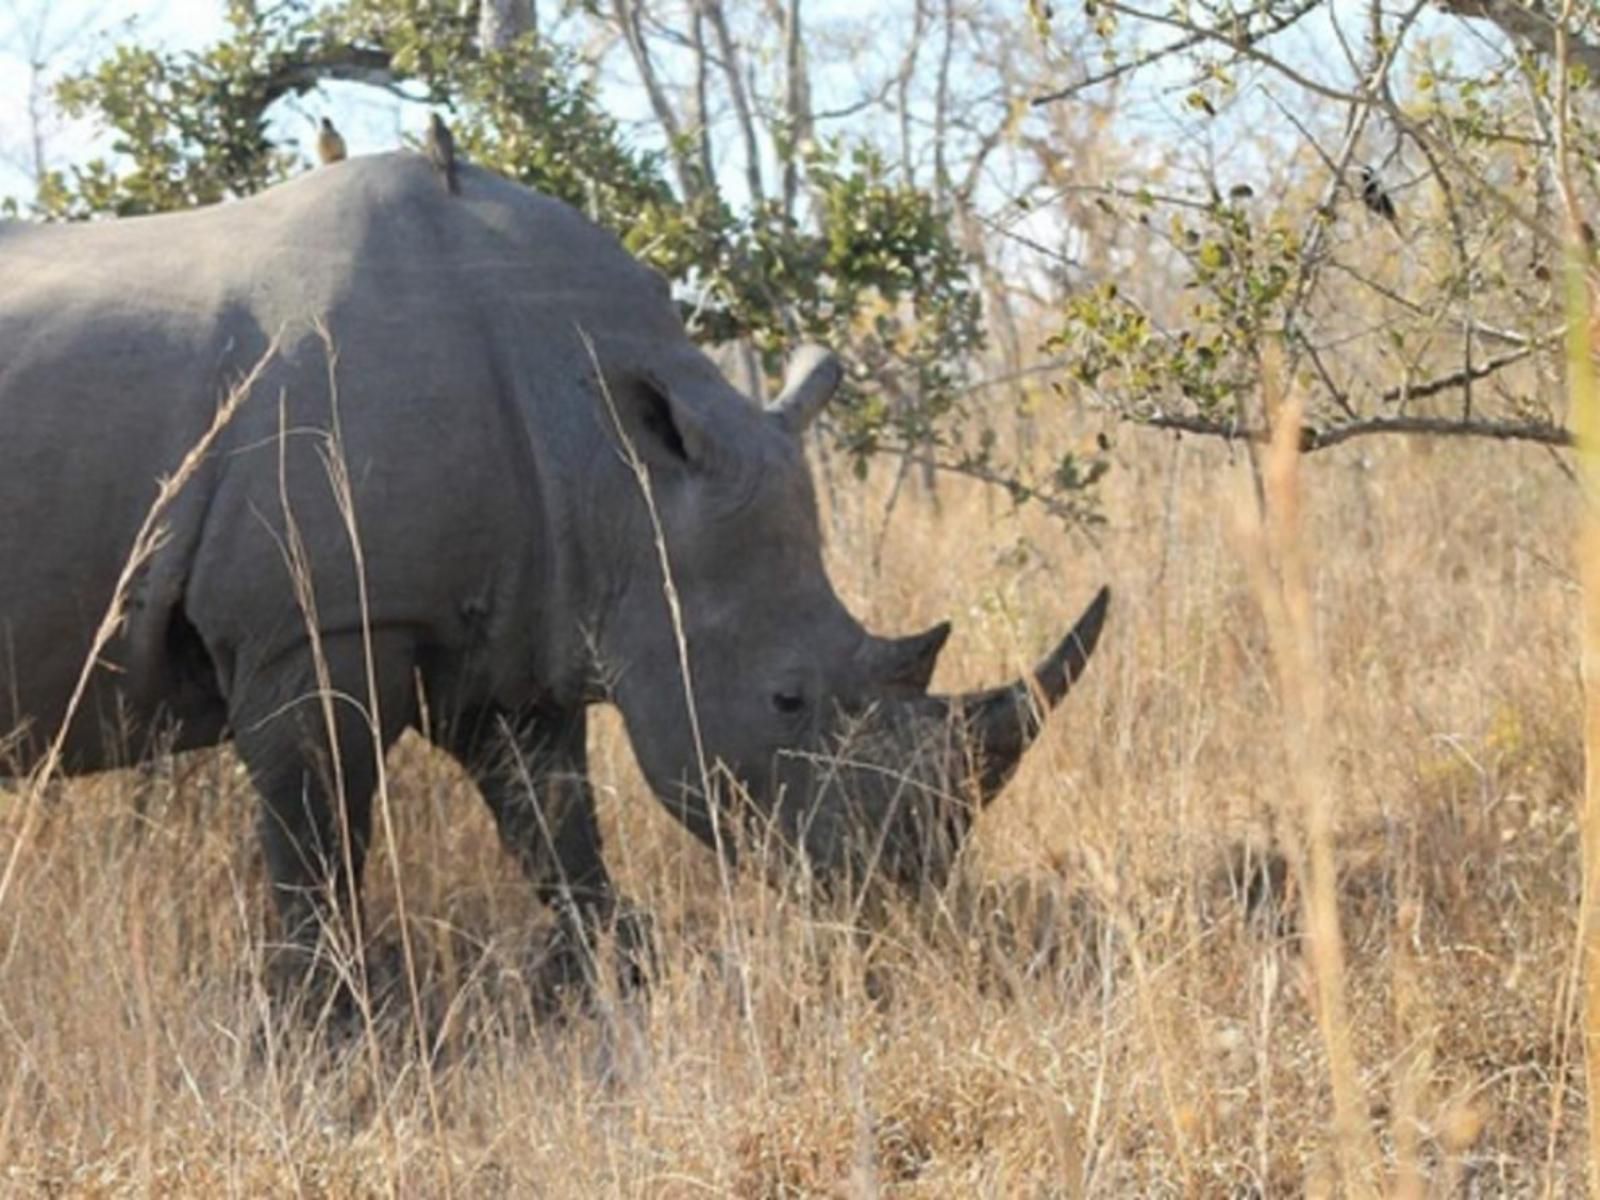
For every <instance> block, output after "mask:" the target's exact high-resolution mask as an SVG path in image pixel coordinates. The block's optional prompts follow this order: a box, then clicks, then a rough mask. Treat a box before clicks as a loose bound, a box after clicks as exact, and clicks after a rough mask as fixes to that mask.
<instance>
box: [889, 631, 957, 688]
mask: <svg viewBox="0 0 1600 1200" xmlns="http://www.w3.org/2000/svg"><path fill="white" fill-rule="evenodd" d="M949 637H950V622H949V621H940V622H939V623H938V624H937V625H935V626H934V627H933V628H932V629H926V630H924V631H923V632H921V633H913V634H912V635H911V636H910V637H902V638H884V639H882V640H876V641H875V645H874V648H873V659H874V661H873V674H874V675H875V676H876V678H877V680H878V681H879V682H880V683H881V684H882V685H883V686H884V687H887V688H894V689H905V690H907V691H913V692H926V691H927V690H928V684H929V682H930V681H931V680H932V679H933V671H934V668H935V667H937V666H938V665H939V652H940V651H941V650H943V649H944V644H945V642H946V641H947V640H949Z"/></svg>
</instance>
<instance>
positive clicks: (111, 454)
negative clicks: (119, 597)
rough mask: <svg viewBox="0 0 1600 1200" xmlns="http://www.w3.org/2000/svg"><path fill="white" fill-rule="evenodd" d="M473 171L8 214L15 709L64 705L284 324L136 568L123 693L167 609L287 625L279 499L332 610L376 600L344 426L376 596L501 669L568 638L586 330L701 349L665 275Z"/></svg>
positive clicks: (247, 625) (7, 427)
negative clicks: (172, 487) (333, 468)
mask: <svg viewBox="0 0 1600 1200" xmlns="http://www.w3.org/2000/svg"><path fill="white" fill-rule="evenodd" d="M462 183H463V194H462V195H461V196H460V197H459V198H457V197H451V196H448V195H446V193H445V192H444V190H443V189H442V188H441V187H440V186H439V184H438V180H437V177H436V176H435V175H434V174H433V173H432V171H431V170H430V169H429V168H428V167H427V165H426V163H425V162H424V161H423V160H422V159H420V158H419V157H418V156H415V155H409V154H397V155H390V156H379V157H375V158H371V159H359V160H352V161H351V162H348V163H344V164H340V165H339V166H338V167H337V168H331V169H327V170H323V171H318V172H314V173H312V174H310V175H309V176H306V177H303V178H302V179H300V180H296V181H294V182H292V183H289V184H286V185H283V186H281V187H278V188H275V189H273V190H271V191H270V192H268V193H265V194H263V195H262V196H260V197H257V198H253V199H251V200H248V201H242V202H238V203H234V204H227V205H222V206H217V207H213V208H209V209H205V210H199V211H196V212H192V213H184V214H176V215H169V216H161V217H151V218H141V219H134V220H128V221H122V222H108V223H105V224H100V225H88V226H72V227H50V228H35V227H17V226H7V227H5V228H4V229H3V230H0V280H4V281H5V282H4V283H0V428H3V429H4V431H5V434H4V436H0V555H3V556H4V561H6V562H7V563H9V564H18V565H17V566H16V567H15V568H14V569H12V570H8V571H6V572H3V573H0V627H3V629H0V633H3V637H0V674H4V676H5V677H6V678H5V682H6V684H7V686H6V687H4V688H0V696H14V697H16V698H17V701H16V702H15V703H13V702H12V701H9V700H8V701H5V702H0V728H5V727H9V726H10V725H12V724H15V723H17V722H19V721H21V720H23V719H25V718H27V717H30V716H31V717H33V718H35V719H36V720H38V721H41V722H46V723H47V722H49V721H50V720H51V719H52V718H53V717H54V716H56V715H57V714H58V712H59V708H60V705H61V703H62V702H63V700H64V698H65V695H66V692H67V690H68V689H69V688H70V685H71V681H72V679H73V678H75V675H76V671H77V668H78V664H79V663H80V662H81V659H82V654H83V652H84V649H85V648H86V645H87V642H88V638H89V636H90V634H91V632H92V630H93V626H94V623H95V621H96V620H97V619H98V616H99V614H100V612H101V611H103V609H104V607H105V604H106V601H107V599H108V598H109V596H110V593H111V589H112V586H113V583H114V581H115V578H116V575H117V573H118V571H119V569H120V567H121V565H122V562H123V560H124V558H125V556H126V553H127V551H128V548H129V545H130V543H131V540H132V537H133V534H134V531H135V529H136V528H137V526H138V524H139V522H140V520H141V519H142V517H143V515H144V513H145V511H146V510H147V508H148V506H149V504H150V501H151V500H152V499H153V497H154V495H155V487H156V480H157V479H158V478H159V477H161V476H163V475H167V474H170V473H171V472H172V470H173V469H174V468H175V467H176V465H177V463H178V462H179V461H180V460H181V458H182V456H183V454H184V452H185V451H186V450H187V448H188V447H189V446H190V445H192V444H193V443H194V441H195V440H196V438H197V437H198V436H199V435H200V433H201V431H202V430H203V429H204V428H205V426H206V425H207V423H208V422H209V421H210V419H211V417H212V415H213V413H214V411H215V406H216V404H217V403H218V401H219V400H220V398H221V397H222V396H223V395H224V394H225V393H226V391H227V389H228V387H229V386H230V385H231V384H233V383H234V382H235V381H237V380H238V379H239V378H240V377H241V376H242V375H243V374H244V372H245V371H246V370H247V369H248V368H249V367H250V366H251V365H252V364H254V363H255V362H256V361H257V359H258V358H259V357H260V355H261V354H262V352H263V350H264V349H265V347H266V346H267V344H268V343H269V341H270V340H272V339H274V338H277V339H279V340H280V349H279V351H278V353H277V355H276V356H275V357H274V358H273V360H272V361H271V363H270V364H269V365H268V367H267V369H266V370H265V372H264V374H263V375H262V378H261V380H260V383H259V385H258V386H257V388H256V389H255V393H254V394H253V395H252V396H251V398H250V400H248V401H247V402H246V403H245V405H244V406H243V407H242V408H241V409H240V411H239V413H238V415H237V417H236V418H235V420H234V421H233V423H232V424H231V425H230V427H229V429H228V430H227V432H226V434H225V435H224V439H223V441H222V443H221V444H220V445H219V447H218V450H217V452H216V453H215V454H214V455H213V456H212V458H211V459H210V460H209V461H208V463H207V464H206V466H205V468H204V469H203V470H202V472H201V473H200V474H199V475H198V476H197V477H196V478H195V479H194V480H193V481H192V483H191V485H190V486H189V488H188V489H187V490H186V492H185V494H184V495H183V497H182V498H180V500H179V502H178V505H177V506H176V508H175V509H174V512H173V514H172V518H171V536H170V538H169V540H168V542H167V545H166V547H165V548H164V549H163V551H162V552H161V554H160V555H158V556H157V558H156V560H155V561H154V562H153V563H152V565H151V567H150V569H149V571H148V572H147V573H146V576H145V578H144V579H143V580H142V581H141V588H142V591H141V595H140V600H141V601H142V603H141V604H140V605H139V606H138V611H136V612H135V614H134V616H133V619H131V620H130V621H129V623H128V625H127V627H126V632H125V635H124V637H123V638H122V639H121V643H120V644H119V645H118V646H117V647H116V648H115V652H114V655H113V656H114V657H116V656H119V655H120V658H121V660H122V665H123V666H124V667H125V671H124V675H123V677H122V679H121V682H120V684H119V687H120V689H121V690H122V691H123V692H125V693H134V694H139V693H141V692H144V693H148V694H149V699H150V703H151V704H154V703H156V702H158V701H160V700H162V699H163V698H164V693H165V692H167V691H169V690H170V686H171V680H170V678H168V674H169V672H168V671H167V668H168V667H170V664H169V663H166V662H165V661H164V657H163V650H164V639H165V638H167V636H168V634H169V632H170V630H169V622H170V613H171V611H172V610H174V608H175V606H178V605H182V606H183V607H184V608H185V610H186V611H185V617H186V619H187V620H192V621H193V622H194V624H195V625H196V626H197V627H198V629H199V630H200V631H201V633H203V634H204V635H205V637H206V639H207V641H208V643H210V644H212V645H218V646H228V647H236V648H237V647H244V646H245V645H246V644H247V643H250V642H251V641H252V640H253V641H254V642H256V643H257V654H258V656H259V657H265V656H267V655H268V654H270V652H271V645H272V644H279V643H282V642H284V641H286V640H290V639H293V638H294V637H296V636H298V635H299V632H300V631H299V626H300V624H301V623H302V622H303V619H304V618H303V614H301V613H300V612H299V609H298V605H297V603H296V600H295V595H294V590H293V587H292V584H291V581H290V579H289V571H288V569H287V566H286V564H285V562H284V552H283V547H284V545H285V532H286V527H287V524H288V517H287V516H286V513H292V514H293V519H294V523H295V525H296V526H297V531H298V533H299V535H300V536H301V538H302V540H303V543H304V546H305V553H306V555H307V558H308V560H309V561H310V562H311V563H312V564H313V565H314V566H315V567H316V568H317V569H318V571H319V572H320V575H321V577H320V578H319V580H318V583H319V613H320V618H321V621H322V623H323V624H324V625H325V626H326V625H329V624H333V625H340V624H349V623H352V622H354V621H357V620H359V619H362V614H361V613H360V612H359V611H358V610H359V608H360V605H361V602H362V596H361V589H359V588H358V587H357V586H356V582H355V573H354V569H353V565H352V559H353V555H352V549H351V545H350V535H349V530H348V529H347V527H346V524H345V521H344V519H343V516H342V513H341V511H340V507H339V501H338V498H337V497H336V495H335V492H334V489H333V488H331V487H330V485H329V480H328V471H327V461H326V460H327V451H328V449H329V441H328V438H327V436H326V435H327V432H328V431H329V430H330V429H333V428H335V427H337V428H338V430H339V432H340V441H339V447H338V449H339V453H340V455H341V456H342V458H343V459H344V461H345V464H346V467H347V469H348V475H349V480H350V491H351V492H352V493H353V494H354V497H355V502H356V503H355V511H356V513H357V524H358V528H359V540H360V542H361V544H362V549H363V557H364V560H365V575H366V583H367V588H366V596H365V601H366V603H367V604H368V605H370V606H371V608H370V611H369V612H368V613H366V614H365V615H366V616H367V617H370V618H371V619H373V620H375V621H377V622H379V623H389V624H400V625H408V626H411V627H414V628H416V629H417V630H418V635H419V638H423V639H431V640H433V641H435V642H439V643H442V644H444V645H445V646H446V647H447V648H448V647H450V646H451V645H453V644H454V643H456V642H460V641H469V640H472V639H477V640H478V641H482V640H484V639H485V638H486V637H488V638H491V639H493V638H496V637H498V638H499V639H500V640H499V641H497V642H496V647H495V648H496V655H495V656H493V657H494V658H495V660H496V661H500V662H503V663H507V664H510V663H516V664H517V665H518V666H519V667H520V666H523V665H525V662H526V660H528V659H530V658H539V657H543V658H546V659H550V658H556V657H559V656H560V654H561V649H560V648H559V647H553V646H549V645H544V646H540V645H537V644H535V643H537V642H538V641H539V637H540V631H549V630H552V629H556V628H565V627H566V626H568V625H570V624H571V623H572V622H571V621H570V620H567V619H565V618H566V617H570V616H571V615H572V614H563V613H562V612H560V611H554V612H552V611H548V610H551V609H556V610H560V609H561V608H562V607H563V606H566V607H569V608H570V607H571V606H573V605H574V604H578V603H580V601H579V600H578V599H577V598H576V594H577V592H579V591H580V590H581V587H582V581H581V580H578V579H575V578H573V577H572V576H573V574H574V572H575V571H576V567H575V566H574V565H573V563H572V562H571V555H569V554H566V553H564V551H563V545H564V542H566V541H570V537H569V535H568V534H567V533H566V532H565V531H567V530H569V529H570V527H571V526H572V525H573V524H574V523H575V522H576V521H577V520H578V517H577V516H576V515H575V514H574V513H573V512H572V511H571V508H572V506H573V504H574V503H575V501H576V498H577V493H578V492H579V491H581V488H580V487H579V486H578V484H577V483H576V481H577V480H580V479H582V478H584V477H585V476H586V475H587V474H588V473H589V467H590V464H591V463H592V461H593V460H594V458H595V456H596V455H597V454H600V453H601V452H602V450H603V439H602V438H601V437H600V435H599V427H598V425H597V423H596V420H595V415H594V413H593V412H592V411H591V410H590V408H589V407H588V406H586V405H584V404H582V403H575V402H574V401H575V400H576V399H577V397H576V395H575V392H574V388H575V387H576V386H577V385H578V384H579V383H580V381H581V380H582V379H583V378H584V377H585V376H586V375H587V374H588V372H589V366H588V363H587V361H586V350H585V348H584V346H583V344H582V342H581V340H580V338H579V337H578V330H579V329H580V328H584V327H588V328H595V329H608V330H618V329H621V330H625V331H626V334H627V336H628V337H630V338H632V339H635V340H637V341H638V342H639V343H640V344H642V345H650V344H653V343H655V342H657V341H659V342H660V343H661V344H662V345H663V346H664V347H667V349H666V350H665V351H664V352H663V353H664V356H665V357H666V358H669V359H670V358H672V357H674V356H675V355H679V354H680V353H681V351H682V350H683V349H685V348H687V343H686V342H685V341H684V338H683V334H682V329H681V325H680V324H679V323H678V320H677V317H676V314H675V312H674V310H673V308H672V305H671V303H670V300H669V298H668V295H667V293H666V289H665V285H664V283H663V282H662V281H661V280H660V277H659V276H657V275H655V274H654V273H653V272H651V271H649V270H647V269H646V268H644V267H642V266H640V265H639V264H638V263H636V262H635V261H634V260H633V259H631V258H630V257H629V256H628V255H627V254H626V253H625V252H624V251H623V250H622V249H621V247H620V246H619V245H618V244H617V243H616V241H615V239H613V238H611V237H610V235H608V234H605V233H604V232H603V231H600V230H598V229H597V228H595V227H594V226H592V225H591V224H589V223H588V222H587V221H585V220H584V219H583V218H582V217H581V216H579V215H578V214H576V213H575V212H573V211H572V210H570V209H568V208H567V207H565V206H564V205H561V204H559V203H557V202H555V201H552V200H550V199H548V198H545V197H542V196H539V195H537V194H535V193H532V192H529V191H527V190H526V189H523V188H521V187H518V186H516V185H514V184H511V183H508V182H506V181H504V180H501V179H498V178H496V177H494V176H492V175H490V174H488V173H486V172H480V171H472V170H467V171H464V172H463V179H462ZM335 417H337V420H336V419H335ZM280 430H288V431H290V434H291V436H289V437H286V438H280V437H279V434H280ZM285 498H287V499H288V501H289V502H288V503H285ZM540 610H544V611H540ZM486 612H487V613H488V614H489V618H490V620H491V621H493V622H498V626H497V629H489V630H487V631H486V630H485V629H484V628H483V615H484V614H485V613H486ZM518 630H521V631H523V632H521V633H518V632H517V631H518ZM507 639H509V644H508V643H507ZM519 639H520V641H519ZM546 640H548V639H546ZM21 647H25V648H26V653H25V654H24V653H19V652H18V651H17V648H21ZM224 682H227V681H226V680H225V681H224ZM108 703H109V701H108ZM13 709H14V710H15V711H13Z"/></svg>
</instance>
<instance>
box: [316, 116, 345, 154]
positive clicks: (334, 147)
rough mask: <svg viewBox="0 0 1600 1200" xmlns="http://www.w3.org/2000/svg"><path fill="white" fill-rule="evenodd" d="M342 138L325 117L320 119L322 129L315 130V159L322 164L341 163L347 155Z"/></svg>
mask: <svg viewBox="0 0 1600 1200" xmlns="http://www.w3.org/2000/svg"><path fill="white" fill-rule="evenodd" d="M347 153H348V152H347V151H346V149H345V145H344V137H343V135H341V134H340V133H339V131H338V130H337V129H335V128H334V127H333V122H332V121H330V120H328V118H327V117H323V118H322V128H321V129H319V130H317V157H318V158H319V159H321V160H322V161H323V163H336V162H343V161H344V160H345V157H346V155H347Z"/></svg>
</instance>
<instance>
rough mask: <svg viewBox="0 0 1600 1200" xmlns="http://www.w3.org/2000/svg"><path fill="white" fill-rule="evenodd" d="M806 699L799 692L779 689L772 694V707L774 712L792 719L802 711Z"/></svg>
mask: <svg viewBox="0 0 1600 1200" xmlns="http://www.w3.org/2000/svg"><path fill="white" fill-rule="evenodd" d="M805 706H806V698H805V696H804V695H802V694H801V693H800V692H793V691H788V690H785V689H780V690H778V691H776V692H773V693H772V707H773V710H774V711H775V712H778V713H781V714H783V715H784V716H786V717H792V716H795V715H796V714H798V713H800V712H802V711H804V709H805Z"/></svg>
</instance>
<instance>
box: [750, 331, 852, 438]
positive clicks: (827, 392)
mask: <svg viewBox="0 0 1600 1200" xmlns="http://www.w3.org/2000/svg"><path fill="white" fill-rule="evenodd" d="M843 379H844V367H843V365H842V364H840V362H839V358H838V356H837V355H836V354H834V352H833V351H832V350H829V349H828V348H827V347H826V346H817V345H811V344H808V345H804V346H801V347H800V348H799V349H798V350H796V351H795V353H794V356H793V357H792V358H790V360H789V369H788V371H787V372H785V373H784V376H783V391H781V392H779V393H778V398H777V399H776V400H774V401H773V402H772V403H771V404H770V405H768V406H767V411H768V412H770V413H771V414H772V415H773V417H774V418H776V420H777V422H778V424H780V425H782V426H783V427H784V428H785V429H786V430H788V431H789V432H790V433H793V434H798V433H800V432H801V431H802V430H804V429H805V427H806V426H807V425H809V424H811V422H812V421H814V420H815V419H816V416H817V414H818V413H819V412H821V411H822V410H823V409H824V408H826V407H827V404H828V401H829V400H831V399H833V394H834V392H836V391H838V390H839V384H840V382H842V381H843Z"/></svg>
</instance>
